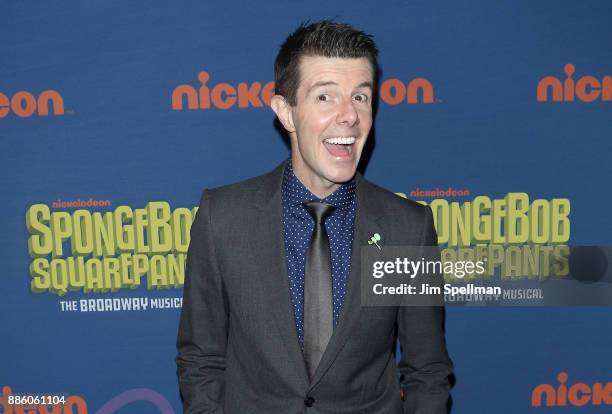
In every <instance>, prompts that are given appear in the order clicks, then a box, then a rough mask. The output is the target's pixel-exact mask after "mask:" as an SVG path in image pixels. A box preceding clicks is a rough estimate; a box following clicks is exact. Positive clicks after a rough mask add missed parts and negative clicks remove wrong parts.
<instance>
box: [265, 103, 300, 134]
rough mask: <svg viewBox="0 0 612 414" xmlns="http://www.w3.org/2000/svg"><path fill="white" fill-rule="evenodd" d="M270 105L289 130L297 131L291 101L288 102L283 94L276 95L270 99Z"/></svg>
mask: <svg viewBox="0 0 612 414" xmlns="http://www.w3.org/2000/svg"><path fill="white" fill-rule="evenodd" d="M270 107H271V108H272V110H273V111H274V113H275V114H276V116H277V117H278V120H279V121H280V123H281V124H283V126H284V127H285V129H286V130H287V132H295V125H294V124H293V113H292V112H291V105H289V102H287V100H286V99H285V98H284V97H283V96H282V95H274V96H273V97H272V99H271V100H270Z"/></svg>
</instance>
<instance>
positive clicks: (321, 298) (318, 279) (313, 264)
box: [304, 201, 336, 378]
mask: <svg viewBox="0 0 612 414" xmlns="http://www.w3.org/2000/svg"><path fill="white" fill-rule="evenodd" d="M304 207H305V208H306V210H307V211H308V212H309V213H310V215H311V216H312V218H313V219H314V221H315V227H314V231H313V232H312V238H311V239H310V244H309V246H308V250H307V251H306V263H305V268H304V360H305V361H306V368H307V369H308V375H309V376H310V378H312V376H313V375H314V373H315V371H316V369H317V366H318V365H319V362H320V361H321V357H323V353H324V352H325V348H326V347H327V343H328V342H329V339H330V338H331V336H332V332H333V329H334V327H333V309H332V307H333V304H332V274H331V260H330V248H329V237H328V236H327V231H326V230H325V219H326V218H327V217H328V216H329V215H330V214H331V213H332V212H333V211H334V210H335V209H336V208H335V207H334V206H332V205H331V204H326V203H321V202H318V201H311V202H308V203H304Z"/></svg>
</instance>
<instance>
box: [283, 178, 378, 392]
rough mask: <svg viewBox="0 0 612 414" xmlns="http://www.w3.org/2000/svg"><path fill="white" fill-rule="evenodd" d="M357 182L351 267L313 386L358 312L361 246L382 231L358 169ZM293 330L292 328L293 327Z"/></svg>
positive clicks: (357, 318)
mask: <svg viewBox="0 0 612 414" xmlns="http://www.w3.org/2000/svg"><path fill="white" fill-rule="evenodd" d="M355 181H356V184H357V215H356V217H355V228H354V232H353V246H352V254H351V268H350V273H349V279H348V286H347V291H346V296H345V297H344V303H343V305H342V311H341V312H340V319H339V321H338V324H337V326H336V328H335V329H334V333H333V335H332V337H331V339H330V341H329V344H328V345H327V348H326V349H325V353H324V354H323V357H322V359H321V362H320V363H319V366H318V367H317V370H316V371H315V374H314V376H313V378H312V381H311V382H310V389H312V388H314V387H315V386H316V385H317V384H318V382H319V381H320V380H321V378H322V377H323V375H324V374H325V372H327V370H328V369H329V368H330V367H331V365H332V364H333V362H334V360H335V359H336V357H337V356H338V353H339V352H340V350H341V349H342V347H343V346H344V344H345V343H346V340H347V339H348V338H349V336H350V335H351V332H352V331H353V329H354V327H355V324H356V323H358V322H359V316H360V313H361V247H362V246H367V245H368V244H367V242H368V240H369V239H370V238H371V237H372V235H373V234H374V233H377V232H378V233H382V231H381V228H380V224H379V221H380V219H381V218H382V216H383V213H382V211H383V210H382V208H381V206H379V205H378V202H377V200H376V199H374V198H373V197H370V195H371V194H370V191H369V188H368V187H369V186H370V184H369V183H368V182H367V181H365V180H364V179H363V177H361V175H360V174H359V173H357V175H356V176H355ZM294 331H295V330H294Z"/></svg>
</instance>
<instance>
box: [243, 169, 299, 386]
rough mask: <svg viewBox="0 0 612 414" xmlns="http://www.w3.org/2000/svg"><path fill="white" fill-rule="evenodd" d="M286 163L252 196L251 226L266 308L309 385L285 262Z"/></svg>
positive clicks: (292, 360)
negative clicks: (261, 268)
mask: <svg viewBox="0 0 612 414" xmlns="http://www.w3.org/2000/svg"><path fill="white" fill-rule="evenodd" d="M285 164H286V162H285V163H283V164H281V165H280V166H279V167H278V168H276V169H275V170H274V171H273V172H272V173H270V174H269V175H268V180H267V181H266V182H265V183H264V185H263V186H262V188H261V189H260V191H259V193H258V194H257V196H256V197H255V202H256V207H258V208H259V210H260V211H259V212H258V213H259V214H258V218H259V219H258V220H257V221H256V222H255V223H253V226H254V227H255V228H256V229H257V231H256V233H255V234H257V235H260V236H261V242H260V243H257V244H256V246H257V247H256V249H257V251H256V253H255V255H254V257H255V258H257V260H258V261H259V265H260V266H264V267H265V269H264V271H263V272H261V273H262V274H261V278H262V283H263V286H264V288H265V292H267V293H269V296H268V297H267V298H268V303H267V304H266V308H267V309H269V311H270V312H271V314H272V315H271V316H272V317H271V319H272V321H273V322H272V323H274V324H275V325H276V326H277V328H278V330H279V332H280V335H281V337H282V338H283V343H284V345H285V347H286V349H287V353H288V356H289V360H290V363H291V364H293V366H294V368H295V369H296V370H297V371H296V372H298V373H299V376H300V377H301V378H302V380H303V382H304V386H306V385H307V383H308V374H307V371H306V364H305V362H304V357H303V354H302V349H301V348H300V343H299V340H298V336H297V331H296V329H295V317H294V314H293V304H292V303H291V297H290V294H289V277H288V275H287V259H286V256H285V243H284V229H283V209H282V193H281V187H282V186H281V184H282V178H283V171H284V169H285Z"/></svg>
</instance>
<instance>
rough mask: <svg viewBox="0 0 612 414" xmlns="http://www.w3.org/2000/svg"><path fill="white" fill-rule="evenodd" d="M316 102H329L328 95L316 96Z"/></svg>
mask: <svg viewBox="0 0 612 414" xmlns="http://www.w3.org/2000/svg"><path fill="white" fill-rule="evenodd" d="M317 101H321V102H327V101H329V95H327V94H325V93H322V94H321V95H319V96H317Z"/></svg>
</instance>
